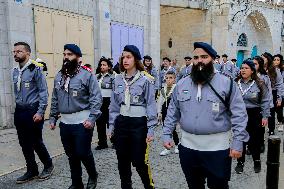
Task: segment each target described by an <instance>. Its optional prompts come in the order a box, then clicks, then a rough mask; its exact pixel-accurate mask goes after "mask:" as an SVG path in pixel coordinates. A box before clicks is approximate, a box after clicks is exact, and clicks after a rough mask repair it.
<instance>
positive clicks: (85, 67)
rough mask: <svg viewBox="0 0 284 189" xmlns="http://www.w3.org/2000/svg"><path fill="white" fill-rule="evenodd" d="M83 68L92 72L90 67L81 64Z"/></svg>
mask: <svg viewBox="0 0 284 189" xmlns="http://www.w3.org/2000/svg"><path fill="white" fill-rule="evenodd" d="M81 67H82V68H83V69H84V70H87V71H88V72H92V69H90V68H88V67H87V66H81Z"/></svg>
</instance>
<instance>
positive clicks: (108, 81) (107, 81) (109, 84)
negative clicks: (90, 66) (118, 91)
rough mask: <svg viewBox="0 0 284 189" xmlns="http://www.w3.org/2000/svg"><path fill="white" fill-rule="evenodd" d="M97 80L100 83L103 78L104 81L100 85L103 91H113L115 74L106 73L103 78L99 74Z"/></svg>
mask: <svg viewBox="0 0 284 189" xmlns="http://www.w3.org/2000/svg"><path fill="white" fill-rule="evenodd" d="M96 76H97V79H98V81H100V79H101V78H102V77H103V79H102V81H101V82H100V83H99V84H100V85H101V86H100V87H101V89H112V88H113V80H114V77H115V76H114V74H110V73H106V75H105V76H102V75H101V74H97V75H96Z"/></svg>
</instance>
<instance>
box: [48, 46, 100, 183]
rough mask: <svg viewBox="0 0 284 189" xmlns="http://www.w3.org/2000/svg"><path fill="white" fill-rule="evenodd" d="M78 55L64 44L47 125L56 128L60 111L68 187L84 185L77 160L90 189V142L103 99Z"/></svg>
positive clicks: (92, 174) (93, 178) (92, 165)
mask: <svg viewBox="0 0 284 189" xmlns="http://www.w3.org/2000/svg"><path fill="white" fill-rule="evenodd" d="M81 57H82V52H81V50H80V48H79V47H78V46H77V45H76V44H66V45H64V52H63V65H62V69H61V70H60V71H59V72H58V73H57V74H56V76H55V79H54V80H55V81H54V88H53V93H52V98H51V108H50V116H49V124H50V125H49V126H50V128H51V129H52V130H54V129H55V128H56V122H57V121H58V119H59V114H60V116H61V119H60V123H59V128H60V137H61V142H62V144H63V147H64V151H65V153H66V155H67V156H68V160H69V166H70V172H71V180H72V185H71V186H70V187H69V189H83V188H84V184H83V181H82V167H81V163H83V165H84V166H85V168H86V171H87V173H88V175H89V178H88V183H87V187H86V188H87V189H94V188H96V185H97V179H98V173H97V171H96V166H95V160H94V157H93V153H92V150H91V143H92V137H93V131H94V127H95V122H96V120H97V119H98V118H99V117H100V115H101V111H100V108H101V106H102V101H103V99H102V95H101V90H100V87H99V85H98V81H97V78H96V76H95V75H94V74H93V73H92V72H90V71H88V70H87V69H85V68H83V67H82V66H81V63H80V60H81Z"/></svg>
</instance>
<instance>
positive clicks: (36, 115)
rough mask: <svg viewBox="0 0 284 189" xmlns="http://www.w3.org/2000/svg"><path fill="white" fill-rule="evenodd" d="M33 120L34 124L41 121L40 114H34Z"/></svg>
mask: <svg viewBox="0 0 284 189" xmlns="http://www.w3.org/2000/svg"><path fill="white" fill-rule="evenodd" d="M33 120H34V122H35V123H38V122H40V121H41V120H42V116H41V115H40V114H38V113H36V114H35V115H34V117H33Z"/></svg>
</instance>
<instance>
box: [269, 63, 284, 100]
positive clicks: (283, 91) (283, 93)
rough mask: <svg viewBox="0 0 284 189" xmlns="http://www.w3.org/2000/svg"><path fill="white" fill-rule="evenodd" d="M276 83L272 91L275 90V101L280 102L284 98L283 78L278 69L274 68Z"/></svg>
mask: <svg viewBox="0 0 284 189" xmlns="http://www.w3.org/2000/svg"><path fill="white" fill-rule="evenodd" d="M276 75H277V76H276V81H275V85H274V87H272V90H277V99H278V100H280V101H282V97H284V84H283V77H282V75H281V72H280V70H279V69H278V68H276Z"/></svg>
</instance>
